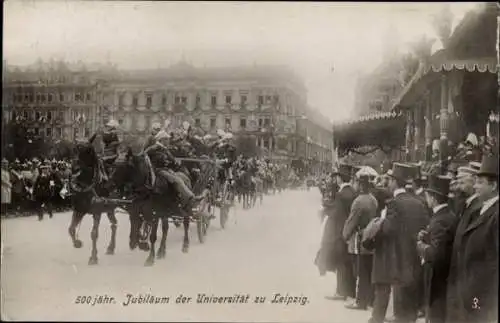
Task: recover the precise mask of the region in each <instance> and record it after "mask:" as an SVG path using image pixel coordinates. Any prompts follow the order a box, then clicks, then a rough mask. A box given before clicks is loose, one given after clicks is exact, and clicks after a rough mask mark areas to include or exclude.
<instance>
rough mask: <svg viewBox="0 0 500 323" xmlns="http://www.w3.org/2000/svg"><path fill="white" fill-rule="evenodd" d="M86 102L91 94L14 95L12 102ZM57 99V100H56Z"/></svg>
mask: <svg viewBox="0 0 500 323" xmlns="http://www.w3.org/2000/svg"><path fill="white" fill-rule="evenodd" d="M72 97H74V101H75V102H82V103H83V102H88V101H91V100H92V93H90V92H87V93H80V92H77V93H75V94H74V96H72V95H71V94H69V95H68V94H67V95H65V94H64V93H58V94H56V93H36V94H35V93H24V94H23V93H14V94H13V95H12V100H13V102H14V103H52V102H56V101H57V102H70V101H73V100H72ZM57 99H58V100H57Z"/></svg>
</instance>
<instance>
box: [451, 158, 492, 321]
mask: <svg viewBox="0 0 500 323" xmlns="http://www.w3.org/2000/svg"><path fill="white" fill-rule="evenodd" d="M474 188H475V190H476V192H477V194H478V200H479V203H480V206H479V209H478V207H477V206H476V207H473V206H470V211H468V209H466V210H465V212H464V214H463V215H462V218H461V219H460V223H459V224H458V228H457V232H456V235H455V242H454V246H453V259H452V261H453V262H452V267H451V271H450V274H451V275H450V282H449V285H448V290H449V293H450V295H449V297H448V298H449V302H448V311H447V315H448V317H447V322H449V323H452V322H453V323H455V322H456V323H465V322H469V323H480V322H481V323H482V322H496V321H498V252H499V248H498V239H499V237H498V235H499V230H498V156H488V155H485V156H483V160H482V163H481V168H480V170H479V172H478V174H477V178H476V183H475V185H474ZM472 204H474V202H472Z"/></svg>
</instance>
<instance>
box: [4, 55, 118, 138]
mask: <svg viewBox="0 0 500 323" xmlns="http://www.w3.org/2000/svg"><path fill="white" fill-rule="evenodd" d="M108 68H109V67H108ZM105 70H106V68H105V67H103V66H85V65H83V63H81V62H80V63H77V64H67V63H64V62H55V61H51V62H45V63H44V62H42V61H40V60H39V61H38V62H37V63H35V64H33V65H31V66H27V67H25V68H20V67H12V66H8V65H6V63H5V62H4V80H3V81H4V82H3V88H2V94H3V95H2V97H3V99H2V111H3V115H2V120H3V123H4V124H5V123H7V122H10V121H12V122H17V123H22V124H23V125H25V126H26V127H27V128H28V129H29V130H30V131H31V132H32V133H33V134H34V135H35V136H39V137H41V138H45V139H55V140H57V139H67V140H74V139H76V138H78V137H88V136H89V135H90V134H91V133H92V132H93V131H95V130H96V129H97V127H98V126H99V122H98V104H97V100H98V88H99V86H98V84H99V78H100V77H102V76H103V71H105Z"/></svg>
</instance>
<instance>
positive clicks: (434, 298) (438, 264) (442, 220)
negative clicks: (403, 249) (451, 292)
mask: <svg viewBox="0 0 500 323" xmlns="http://www.w3.org/2000/svg"><path fill="white" fill-rule="evenodd" d="M450 182H451V178H450V177H445V176H431V177H430V179H429V187H428V188H427V189H426V190H425V198H426V200H427V204H428V205H429V207H430V208H431V209H432V217H431V220H430V223H429V226H428V227H427V229H426V230H423V231H421V232H419V234H418V241H417V250H418V252H419V255H420V257H421V259H422V262H423V264H424V272H425V275H424V276H425V277H426V278H425V288H426V293H425V294H426V297H425V305H427V307H428V310H427V311H426V317H427V319H428V320H429V321H430V322H431V323H444V322H445V319H446V278H447V277H448V271H449V266H450V258H451V251H452V248H453V238H454V236H455V226H456V217H455V214H454V213H453V212H452V211H451V210H450V207H449V206H448V194H449V192H450Z"/></svg>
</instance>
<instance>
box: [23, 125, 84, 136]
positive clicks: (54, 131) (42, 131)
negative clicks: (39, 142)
mask: <svg viewBox="0 0 500 323" xmlns="http://www.w3.org/2000/svg"><path fill="white" fill-rule="evenodd" d="M32 131H33V134H35V135H36V136H42V137H48V138H63V129H62V128H61V127H57V128H51V127H47V128H39V127H35V128H32ZM80 135H83V137H85V138H87V137H89V136H90V128H81V129H80V128H73V138H78V137H80Z"/></svg>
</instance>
